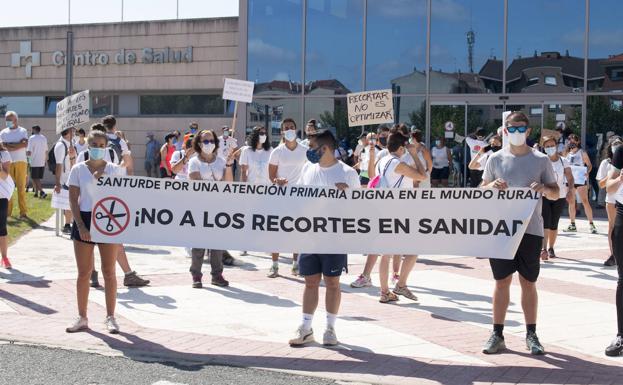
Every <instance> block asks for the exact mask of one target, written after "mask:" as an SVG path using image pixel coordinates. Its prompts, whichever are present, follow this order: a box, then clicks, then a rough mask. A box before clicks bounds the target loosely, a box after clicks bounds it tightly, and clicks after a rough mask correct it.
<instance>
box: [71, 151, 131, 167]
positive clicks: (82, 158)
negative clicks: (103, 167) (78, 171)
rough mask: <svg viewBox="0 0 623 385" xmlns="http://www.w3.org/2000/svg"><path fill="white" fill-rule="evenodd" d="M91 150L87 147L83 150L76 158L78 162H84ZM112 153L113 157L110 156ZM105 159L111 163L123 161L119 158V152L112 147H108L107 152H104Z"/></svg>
mask: <svg viewBox="0 0 623 385" xmlns="http://www.w3.org/2000/svg"><path fill="white" fill-rule="evenodd" d="M88 152H89V149H88V148H87V149H86V150H84V151H81V152H80V153H79V154H78V158H77V159H76V163H80V162H84V161H86V160H87V157H86V154H87V153H88ZM110 154H112V158H111V157H110ZM104 160H105V161H106V162H109V163H114V164H117V165H118V164H120V163H121V159H119V155H117V152H116V151H115V150H113V149H112V148H110V147H106V152H104Z"/></svg>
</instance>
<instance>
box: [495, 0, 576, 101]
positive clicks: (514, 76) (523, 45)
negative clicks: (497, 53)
mask: <svg viewBox="0 0 623 385" xmlns="http://www.w3.org/2000/svg"><path fill="white" fill-rule="evenodd" d="M500 3H502V2H501V1H500ZM585 5H586V4H585V0H509V1H508V53H507V56H508V68H507V69H506V81H507V83H506V88H507V91H508V92H513V93H520V92H533V93H539V92H548V93H551V92H557V93H567V92H569V93H571V92H581V91H582V88H583V78H584V32H585V23H584V15H585V12H584V11H585ZM533 77H543V79H545V80H546V81H545V82H544V83H543V84H533V85H530V84H528V82H529V79H531V78H533ZM548 78H550V82H549V83H548V82H547V79H548ZM551 78H553V80H551Z"/></svg>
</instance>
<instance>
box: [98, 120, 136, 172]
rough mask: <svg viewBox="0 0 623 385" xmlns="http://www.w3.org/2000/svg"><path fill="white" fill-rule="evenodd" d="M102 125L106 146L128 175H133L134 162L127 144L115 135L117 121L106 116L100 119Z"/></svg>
mask: <svg viewBox="0 0 623 385" xmlns="http://www.w3.org/2000/svg"><path fill="white" fill-rule="evenodd" d="M102 124H103V125H104V127H105V128H106V136H108V146H109V147H111V148H113V149H114V150H115V152H116V153H117V155H118V156H119V158H121V160H123V161H124V162H125V165H126V167H127V170H128V173H127V174H128V175H133V174H134V166H133V165H134V162H133V161H132V152H131V151H130V148H129V147H128V143H127V142H126V141H125V140H123V139H122V138H120V137H119V136H118V135H117V119H116V118H115V117H114V116H112V115H108V116H105V117H104V119H102Z"/></svg>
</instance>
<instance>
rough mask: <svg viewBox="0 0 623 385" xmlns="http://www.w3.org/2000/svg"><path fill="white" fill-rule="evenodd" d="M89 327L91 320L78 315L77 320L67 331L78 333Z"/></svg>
mask: <svg viewBox="0 0 623 385" xmlns="http://www.w3.org/2000/svg"><path fill="white" fill-rule="evenodd" d="M88 328H89V320H88V319H86V318H82V317H78V318H76V320H75V321H74V322H73V323H72V324H71V325H69V326H67V328H66V329H65V331H66V332H67V333H76V332H79V331H82V330H87V329H88Z"/></svg>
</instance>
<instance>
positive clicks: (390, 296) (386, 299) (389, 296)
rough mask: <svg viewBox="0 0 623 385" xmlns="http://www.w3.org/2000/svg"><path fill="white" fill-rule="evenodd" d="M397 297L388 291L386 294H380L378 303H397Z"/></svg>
mask: <svg viewBox="0 0 623 385" xmlns="http://www.w3.org/2000/svg"><path fill="white" fill-rule="evenodd" d="M398 299H399V298H398V296H397V295H396V294H394V293H392V292H391V291H388V292H387V293H381V298H380V299H379V302H380V303H388V302H394V301H398Z"/></svg>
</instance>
